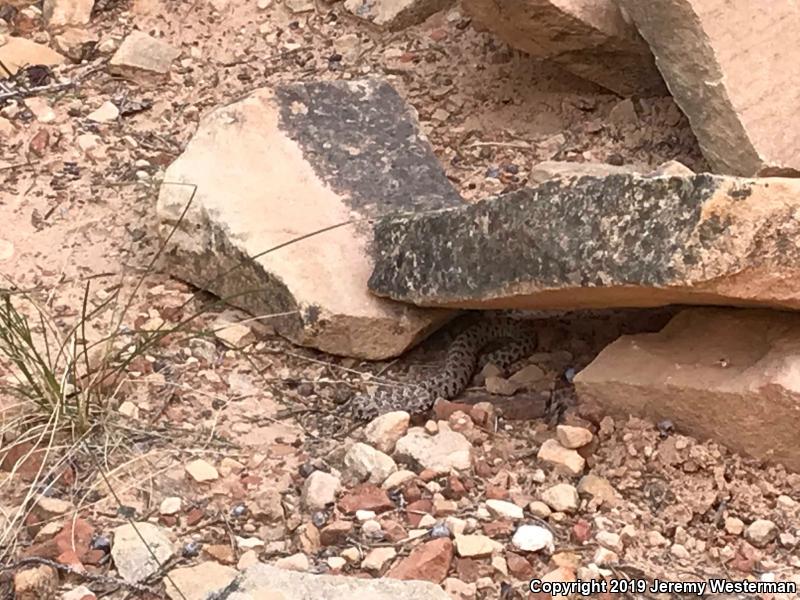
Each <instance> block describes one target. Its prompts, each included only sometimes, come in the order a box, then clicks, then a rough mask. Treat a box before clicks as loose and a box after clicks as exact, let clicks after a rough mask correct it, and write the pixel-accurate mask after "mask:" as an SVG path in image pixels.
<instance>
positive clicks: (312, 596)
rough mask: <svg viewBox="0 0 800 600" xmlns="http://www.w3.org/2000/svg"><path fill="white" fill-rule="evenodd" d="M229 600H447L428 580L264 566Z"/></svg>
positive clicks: (254, 569) (254, 568)
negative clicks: (336, 573)
mask: <svg viewBox="0 0 800 600" xmlns="http://www.w3.org/2000/svg"><path fill="white" fill-rule="evenodd" d="M236 583H237V585H236V588H235V591H233V592H232V593H230V594H229V595H228V596H227V598H229V600H262V599H263V600H266V599H269V600H318V599H323V598H324V600H398V599H400V598H402V599H403V600H448V599H449V596H448V595H447V594H446V593H445V592H444V590H442V588H440V587H439V586H438V585H434V584H433V583H430V582H428V581H400V580H397V579H361V578H358V577H346V576H344V575H311V574H309V573H297V572H294V571H287V570H285V569H278V568H276V567H271V566H269V565H265V564H256V565H253V566H252V567H250V568H248V569H247V570H246V571H245V572H244V573H243V574H242V576H241V577H239V579H238V580H237V582H236Z"/></svg>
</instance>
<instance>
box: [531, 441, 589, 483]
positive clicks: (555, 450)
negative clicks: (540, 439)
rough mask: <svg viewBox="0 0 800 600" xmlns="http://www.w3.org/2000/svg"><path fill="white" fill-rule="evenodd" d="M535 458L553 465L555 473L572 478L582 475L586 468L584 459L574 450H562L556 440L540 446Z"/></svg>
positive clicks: (562, 447)
mask: <svg viewBox="0 0 800 600" xmlns="http://www.w3.org/2000/svg"><path fill="white" fill-rule="evenodd" d="M536 458H538V459H539V460H541V461H542V462H546V463H548V464H550V465H553V467H555V469H556V470H557V471H559V472H561V473H564V474H566V475H572V476H576V475H580V474H581V473H583V468H584V467H585V466H586V459H584V458H583V457H582V456H581V455H580V454H578V453H577V452H576V451H575V450H570V449H569V448H564V446H562V445H561V444H559V443H558V441H557V440H553V439H550V440H547V441H545V442H544V444H542V446H541V448H539V453H538V454H537V455H536Z"/></svg>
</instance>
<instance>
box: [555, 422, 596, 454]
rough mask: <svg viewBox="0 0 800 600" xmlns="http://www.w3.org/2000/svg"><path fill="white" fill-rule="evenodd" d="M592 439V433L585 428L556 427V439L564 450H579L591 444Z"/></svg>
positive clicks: (571, 426)
mask: <svg viewBox="0 0 800 600" xmlns="http://www.w3.org/2000/svg"><path fill="white" fill-rule="evenodd" d="M593 437H594V435H593V434H592V432H591V431H589V430H588V429H586V428H585V427H575V426H573V425H558V426H557V427H556V438H557V439H558V443H559V444H561V445H562V446H564V448H573V449H574V448H581V447H583V446H585V445H586V444H588V443H589V442H591V441H592V438H593Z"/></svg>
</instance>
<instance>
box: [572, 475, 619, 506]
mask: <svg viewBox="0 0 800 600" xmlns="http://www.w3.org/2000/svg"><path fill="white" fill-rule="evenodd" d="M578 493H580V494H587V495H589V496H591V497H592V498H594V499H595V500H597V501H598V503H600V504H605V505H606V506H616V505H617V504H618V503H619V499H620V498H619V494H618V493H617V491H616V490H615V489H614V486H612V485H611V483H610V482H609V481H608V479H606V478H604V477H600V476H599V475H595V474H594V473H589V474H588V475H586V476H584V477H582V478H581V480H580V483H578Z"/></svg>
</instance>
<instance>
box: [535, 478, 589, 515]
mask: <svg viewBox="0 0 800 600" xmlns="http://www.w3.org/2000/svg"><path fill="white" fill-rule="evenodd" d="M542 500H543V501H544V502H545V503H546V504H547V505H548V506H549V507H550V508H552V509H553V510H556V511H558V512H575V511H576V510H577V509H578V504H579V503H580V499H579V498H578V490H576V489H575V488H574V487H573V486H571V485H569V484H568V483H557V484H556V485H554V486H552V487H549V488H547V489H546V490H544V491H543V492H542Z"/></svg>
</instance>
